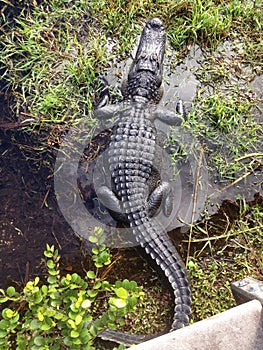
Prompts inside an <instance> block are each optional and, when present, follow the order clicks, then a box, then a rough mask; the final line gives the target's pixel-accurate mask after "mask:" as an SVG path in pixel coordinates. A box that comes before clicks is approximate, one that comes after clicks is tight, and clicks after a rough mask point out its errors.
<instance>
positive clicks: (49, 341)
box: [0, 229, 143, 350]
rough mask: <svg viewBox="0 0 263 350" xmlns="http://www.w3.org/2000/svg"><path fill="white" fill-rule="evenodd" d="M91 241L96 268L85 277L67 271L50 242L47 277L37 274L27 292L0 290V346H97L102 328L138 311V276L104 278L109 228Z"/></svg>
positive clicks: (47, 347) (83, 347)
mask: <svg viewBox="0 0 263 350" xmlns="http://www.w3.org/2000/svg"><path fill="white" fill-rule="evenodd" d="M90 241H92V242H95V243H96V246H95V247H94V248H93V261H94V264H95V267H94V270H90V271H87V273H86V276H85V277H84V278H82V277H81V276H79V275H78V274H77V273H72V274H67V275H66V276H62V275H61V273H60V269H59V260H60V256H59V253H58V250H57V249H55V248H54V246H49V245H48V244H47V246H46V250H45V252H44V255H45V257H46V259H45V263H46V266H47V271H48V273H47V276H46V280H45V281H43V282H42V281H41V280H40V278H39V277H36V278H35V279H34V280H33V281H29V282H27V284H26V286H25V287H24V288H23V290H22V291H21V292H17V291H16V289H15V288H14V287H13V286H10V287H8V288H7V289H6V290H3V289H0V293H1V297H0V302H1V303H3V304H5V303H7V307H5V308H4V309H3V311H2V318H1V321H0V347H1V348H5V349H12V348H14V347H15V348H16V349H19V350H20V349H21V350H22V349H32V350H36V349H38V350H44V349H52V350H55V349H61V348H68V349H95V348H94V346H93V342H94V339H95V338H96V337H97V336H98V334H99V332H101V331H103V330H105V329H107V328H111V329H116V328H117V327H118V326H119V325H122V324H123V323H124V320H123V319H124V316H125V315H126V314H127V313H128V312H132V311H135V309H136V303H137V299H138V298H141V297H142V296H143V292H142V291H141V289H140V288H139V287H138V286H137V283H136V282H134V281H128V280H124V281H116V283H115V284H111V283H109V282H108V281H106V280H104V279H103V278H100V277H99V272H100V268H101V267H103V266H105V265H108V264H109V263H110V258H111V256H110V253H109V250H108V248H106V246H105V245H104V238H103V231H102V230H99V229H97V230H95V232H94V236H91V237H90Z"/></svg>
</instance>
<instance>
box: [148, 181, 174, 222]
mask: <svg viewBox="0 0 263 350" xmlns="http://www.w3.org/2000/svg"><path fill="white" fill-rule="evenodd" d="M160 208H161V209H162V211H163V213H164V215H165V216H166V217H168V216H170V215H171V213H172V210H173V199H172V189H171V186H170V184H169V183H168V182H163V183H162V184H161V185H159V186H158V187H156V188H155V190H154V191H153V192H152V193H151V194H150V196H149V199H148V202H147V206H146V209H147V212H148V215H149V217H153V216H154V215H156V214H157V212H158V210H159V209H160Z"/></svg>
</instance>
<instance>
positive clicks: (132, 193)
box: [97, 19, 191, 340]
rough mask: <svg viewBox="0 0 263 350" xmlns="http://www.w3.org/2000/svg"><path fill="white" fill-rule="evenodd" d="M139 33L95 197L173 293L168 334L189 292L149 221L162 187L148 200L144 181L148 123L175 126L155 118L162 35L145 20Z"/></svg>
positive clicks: (149, 157) (172, 253)
mask: <svg viewBox="0 0 263 350" xmlns="http://www.w3.org/2000/svg"><path fill="white" fill-rule="evenodd" d="M145 28H146V29H144V31H143V33H142V36H141V42H140V44H139V48H138V51H137V55H136V57H135V60H134V62H133V64H132V67H131V69H130V72H129V76H128V80H127V81H125V82H124V83H123V86H122V94H123V97H124V101H125V106H124V108H123V110H121V109H119V110H116V111H115V116H116V117H117V122H116V126H115V130H114V133H113V135H112V137H111V141H110V145H109V153H108V155H109V158H108V166H109V172H110V175H111V182H112V184H111V188H109V187H106V186H102V188H101V189H100V190H99V191H98V192H97V194H98V197H99V198H100V199H101V200H102V202H104V204H105V203H108V207H109V209H111V211H114V210H115V211H118V212H119V213H121V214H122V215H124V216H125V217H126V219H127V221H128V223H129V226H130V228H131V229H132V232H133V234H134V236H135V238H136V241H137V242H138V243H139V244H140V245H141V246H142V247H143V248H144V249H145V251H146V253H147V254H149V255H150V257H151V258H152V259H154V260H155V262H156V264H157V265H159V266H160V268H161V269H162V270H163V272H164V273H165V275H166V277H167V278H168V280H169V283H170V285H171V286H172V288H173V291H174V302H175V308H174V318H173V324H172V326H171V330H175V329H178V328H181V327H184V326H185V325H187V324H188V323H189V315H190V313H191V290H190V286H189V280H188V277H187V271H186V269H185V266H184V264H183V262H182V259H181V257H180V256H179V254H178V252H177V250H176V248H175V247H174V245H173V243H172V242H171V240H170V238H169V236H168V235H167V233H166V231H165V230H164V228H163V227H162V226H161V224H160V223H158V222H157V221H156V220H153V219H152V218H151V216H153V215H154V214H155V212H156V211H157V210H158V209H159V207H160V206H161V204H162V203H163V202H164V200H165V199H166V197H165V196H166V195H165V191H163V190H164V187H165V186H163V185H162V184H161V185H160V186H159V187H157V188H156V189H155V191H154V193H153V194H152V195H151V193H149V181H150V179H151V176H152V174H153V168H154V160H155V158H156V148H157V142H156V139H157V133H156V129H155V126H154V120H155V119H156V118H160V119H162V120H164V121H166V120H168V122H169V123H172V120H173V118H174V120H175V124H176V123H177V122H178V118H179V117H178V116H175V117H174V116H173V115H171V116H170V115H167V114H165V113H162V114H158V110H157V109H156V105H157V104H158V102H159V100H160V98H161V96H162V88H161V81H162V62H163V54H164V45H165V31H164V27H163V24H162V22H161V21H160V20H158V19H153V20H151V21H149V22H148V23H147V24H146V27H145ZM158 31H159V32H160V33H161V34H160V35H159V34H158V33H157V32H158ZM163 32H164V35H163ZM156 33H157V34H156ZM149 40H150V41H151V42H150V43H149V44H148V41H149ZM145 50H146V52H145ZM156 53H157V55H156ZM154 55H155V56H154ZM104 110H105V111H103V108H102V109H101V110H99V111H98V112H97V115H98V116H99V117H102V118H104V117H106V118H108V117H109V116H111V115H112V113H111V112H110V111H109V110H108V109H107V107H104ZM176 118H177V121H176ZM168 212H169V210H168ZM150 213H151V214H150ZM117 215H118V214H117ZM115 340H116V339H115ZM122 340H123V339H122Z"/></svg>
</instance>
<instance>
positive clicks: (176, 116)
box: [155, 100, 186, 126]
mask: <svg viewBox="0 0 263 350" xmlns="http://www.w3.org/2000/svg"><path fill="white" fill-rule="evenodd" d="M176 112H177V113H174V112H172V111H169V110H165V109H157V110H156V111H155V118H157V119H159V120H161V121H162V122H164V123H165V124H167V125H173V126H179V125H181V124H182V122H183V121H184V120H185V119H186V112H185V108H184V105H183V101H182V100H179V101H178V102H177V104H176Z"/></svg>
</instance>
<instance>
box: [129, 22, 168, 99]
mask: <svg viewBox="0 0 263 350" xmlns="http://www.w3.org/2000/svg"><path fill="white" fill-rule="evenodd" d="M165 41H166V33H165V28H164V25H163V23H162V21H161V20H159V19H158V18H153V19H151V20H150V21H149V22H147V23H146V25H145V27H144V29H143V32H142V34H141V39H140V43H139V46H138V49H137V52H136V56H135V58H134V60H133V63H132V65H131V68H130V71H129V75H128V80H127V81H125V82H124V83H123V85H122V94H123V96H124V99H125V100H130V101H135V102H136V101H139V102H145V103H147V102H149V103H154V104H157V103H158V102H159V101H160V99H161V97H162V87H161V84H162V73H163V58H164V49H165Z"/></svg>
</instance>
